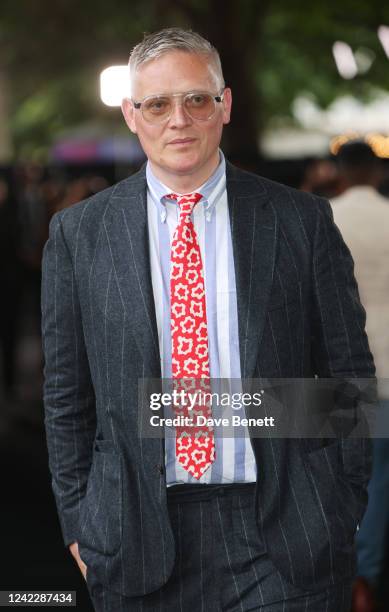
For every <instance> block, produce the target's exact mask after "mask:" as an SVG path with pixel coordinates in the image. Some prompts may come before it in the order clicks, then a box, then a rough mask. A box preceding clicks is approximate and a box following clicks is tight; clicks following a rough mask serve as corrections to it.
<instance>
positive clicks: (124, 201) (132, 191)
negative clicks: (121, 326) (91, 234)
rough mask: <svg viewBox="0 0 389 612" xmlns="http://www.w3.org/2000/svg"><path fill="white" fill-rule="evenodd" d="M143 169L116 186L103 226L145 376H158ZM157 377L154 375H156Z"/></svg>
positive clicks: (158, 359)
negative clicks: (142, 360) (146, 374)
mask: <svg viewBox="0 0 389 612" xmlns="http://www.w3.org/2000/svg"><path fill="white" fill-rule="evenodd" d="M146 193H147V192H146V178H145V171H144V168H142V170H141V171H140V172H139V173H138V174H136V175H135V176H133V177H131V178H130V179H127V180H126V181H123V182H122V183H119V184H118V187H117V189H116V190H115V191H114V193H113V194H112V196H111V201H110V206H109V212H108V214H107V215H106V217H105V220H104V225H105V230H106V236H107V241H108V244H109V249H110V252H111V257H112V262H113V265H114V271H115V275H116V280H117V283H118V287H119V291H120V295H121V299H122V301H123V305H124V307H125V309H126V312H127V315H128V318H129V320H130V321H131V323H132V326H133V328H134V336H135V340H136V343H137V346H138V349H139V351H140V352H141V354H142V355H143V358H144V364H145V367H146V370H147V371H149V375H153V376H157V375H158V376H160V354H159V345H158V331H157V322H156V315H155V304H154V296H153V288H152V281H151V270H150V255H149V233H148V225H147V195H146ZM157 373H158V374H157Z"/></svg>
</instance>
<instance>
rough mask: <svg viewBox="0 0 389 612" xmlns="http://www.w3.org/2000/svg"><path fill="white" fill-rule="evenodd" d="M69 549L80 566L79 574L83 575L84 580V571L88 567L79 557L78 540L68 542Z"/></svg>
mask: <svg viewBox="0 0 389 612" xmlns="http://www.w3.org/2000/svg"><path fill="white" fill-rule="evenodd" d="M69 550H70V552H71V553H72V555H73V557H74V558H75V560H76V561H77V565H78V567H79V568H80V571H81V574H82V575H83V576H84V579H85V580H86V572H87V569H88V568H87V566H86V565H85V563H84V562H83V560H82V559H81V557H80V553H79V552H78V542H73V544H70V545H69Z"/></svg>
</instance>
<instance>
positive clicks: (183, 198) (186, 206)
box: [166, 191, 203, 215]
mask: <svg viewBox="0 0 389 612" xmlns="http://www.w3.org/2000/svg"><path fill="white" fill-rule="evenodd" d="M166 197H167V198H168V199H169V200H176V202H177V204H178V206H179V207H180V213H181V214H183V213H184V214H186V215H190V213H191V212H192V210H193V209H194V207H195V206H196V204H197V202H199V201H200V200H201V198H202V197H203V196H202V195H201V193H197V192H196V191H195V192H193V193H186V194H185V195H178V193H168V194H167V195H166Z"/></svg>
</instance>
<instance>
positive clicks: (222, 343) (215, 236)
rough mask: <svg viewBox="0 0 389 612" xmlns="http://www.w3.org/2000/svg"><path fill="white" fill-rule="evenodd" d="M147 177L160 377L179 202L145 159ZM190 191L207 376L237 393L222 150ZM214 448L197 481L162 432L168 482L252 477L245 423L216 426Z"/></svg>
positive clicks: (166, 354) (167, 369)
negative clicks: (195, 195)
mask: <svg viewBox="0 0 389 612" xmlns="http://www.w3.org/2000/svg"><path fill="white" fill-rule="evenodd" d="M146 177H147V187H148V191H147V214H148V227H149V244H150V262H151V278H152V286H153V295H154V302H155V308H156V319H157V328H158V339H159V349H160V355H161V373H162V377H163V378H171V371H172V370H171V359H172V347H171V332H170V245H171V242H172V238H173V235H174V231H175V229H176V227H177V224H178V221H179V207H178V205H177V202H175V201H172V200H168V199H167V198H165V196H166V195H167V194H168V193H171V189H169V188H168V187H166V186H165V185H163V184H162V183H161V182H160V181H159V180H158V179H157V178H156V177H155V176H154V174H153V172H152V170H151V167H150V164H149V163H147V167H146ZM194 191H197V192H199V193H201V194H202V196H203V197H202V199H201V200H200V202H199V203H198V204H197V205H196V206H195V208H194V210H193V213H192V218H193V224H194V228H195V231H196V233H197V237H198V240H199V244H200V252H201V257H202V261H203V267H204V281H205V292H206V312H207V327H208V345H209V365H210V373H211V379H230V381H231V385H232V386H233V391H234V392H238V391H239V389H240V383H239V379H240V377H241V371H240V353H239V336H238V312H237V303H236V284H235V270H234V259H233V253H232V239H231V230H230V222H229V214H228V203H227V189H226V173H225V160H224V156H223V153H222V152H221V151H220V163H219V166H218V167H217V169H216V170H215V172H214V173H213V175H212V176H211V177H210V178H209V179H208V180H207V181H206V182H205V183H204V184H203V185H201V186H200V187H199V188H198V189H195V190H194ZM237 385H239V389H238V387H237ZM223 390H224V389H223ZM233 413H234V414H240V411H236V410H234V411H233ZM218 416H220V415H219V413H218ZM223 416H224V414H223ZM241 416H244V415H241ZM230 432H231V430H230ZM215 450H216V460H215V461H214V463H213V464H212V465H211V467H210V468H209V469H208V470H207V471H206V472H205V473H204V474H203V475H202V477H201V478H200V479H199V480H197V479H195V478H194V477H193V476H192V475H191V474H189V473H188V472H187V471H186V470H185V469H184V468H183V467H182V466H181V465H180V464H179V463H178V462H177V461H176V456H175V440H174V437H172V436H166V439H165V464H166V482H167V485H168V486H169V485H173V484H180V483H188V482H189V483H197V482H198V483H228V482H255V480H256V464H255V458H254V453H253V450H252V446H251V441H250V438H249V435H248V431H247V430H246V428H244V427H243V426H237V427H234V428H233V431H232V434H231V433H229V437H223V435H222V431H221V430H219V431H217V427H216V428H215Z"/></svg>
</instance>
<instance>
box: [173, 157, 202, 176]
mask: <svg viewBox="0 0 389 612" xmlns="http://www.w3.org/2000/svg"><path fill="white" fill-rule="evenodd" d="M169 167H170V171H171V172H176V173H177V174H192V172H195V171H196V170H197V168H198V167H199V160H198V158H197V157H196V158H193V157H191V158H186V159H185V158H184V159H175V160H174V161H173V160H172V162H171V163H170V164H169Z"/></svg>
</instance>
